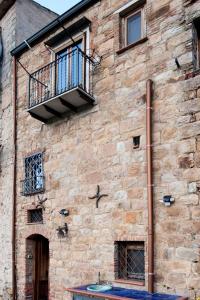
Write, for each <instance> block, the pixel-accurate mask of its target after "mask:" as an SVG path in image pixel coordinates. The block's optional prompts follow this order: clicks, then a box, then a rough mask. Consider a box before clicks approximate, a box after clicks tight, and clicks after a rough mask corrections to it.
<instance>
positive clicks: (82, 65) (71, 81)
mask: <svg viewBox="0 0 200 300" xmlns="http://www.w3.org/2000/svg"><path fill="white" fill-rule="evenodd" d="M93 66H94V62H93V61H92V59H91V58H90V57H89V56H87V55H86V54H85V53H84V52H83V51H82V50H81V49H79V48H76V49H74V50H72V51H71V52H69V53H67V54H66V55H63V56H60V57H59V58H57V59H56V60H55V61H53V62H51V63H49V64H48V65H46V66H44V67H43V68H41V69H39V70H37V71H36V72H34V73H32V74H31V75H30V77H29V103H28V107H29V108H31V107H34V106H36V105H38V104H41V103H43V102H45V101H47V100H49V99H51V98H54V97H56V96H58V95H61V94H63V93H65V92H67V91H69V90H71V89H74V88H76V87H80V88H82V89H83V90H84V91H85V92H87V93H88V94H89V95H91V96H92V94H93V92H92V70H93Z"/></svg>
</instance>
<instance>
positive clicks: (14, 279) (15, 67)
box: [12, 56, 17, 300]
mask: <svg viewBox="0 0 200 300" xmlns="http://www.w3.org/2000/svg"><path fill="white" fill-rule="evenodd" d="M16 103H17V60H16V58H15V56H14V57H13V152H14V153H13V187H12V190H13V191H12V192H13V209H12V289H13V300H16V299H17V292H16V291H17V288H16V170H17V168H16V164H17V116H16Z"/></svg>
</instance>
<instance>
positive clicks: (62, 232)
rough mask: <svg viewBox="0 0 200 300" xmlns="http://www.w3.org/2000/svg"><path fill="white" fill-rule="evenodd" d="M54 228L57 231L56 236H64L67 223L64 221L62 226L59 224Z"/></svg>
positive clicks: (66, 231)
mask: <svg viewBox="0 0 200 300" xmlns="http://www.w3.org/2000/svg"><path fill="white" fill-rule="evenodd" d="M56 230H57V231H58V236H59V237H66V236H67V234H68V225H67V223H65V224H64V226H63V227H61V226H59V227H58V228H57V229H56Z"/></svg>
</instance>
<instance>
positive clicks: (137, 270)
mask: <svg viewBox="0 0 200 300" xmlns="http://www.w3.org/2000/svg"><path fill="white" fill-rule="evenodd" d="M127 273H128V274H127V275H128V278H130V279H138V280H144V250H136V249H128V250H127Z"/></svg>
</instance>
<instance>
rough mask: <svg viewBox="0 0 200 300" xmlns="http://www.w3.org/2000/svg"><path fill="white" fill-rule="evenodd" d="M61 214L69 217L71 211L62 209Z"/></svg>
mask: <svg viewBox="0 0 200 300" xmlns="http://www.w3.org/2000/svg"><path fill="white" fill-rule="evenodd" d="M59 214H61V215H62V216H64V217H68V216H69V210H68V209H65V208H62V209H61V210H60V211H59Z"/></svg>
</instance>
